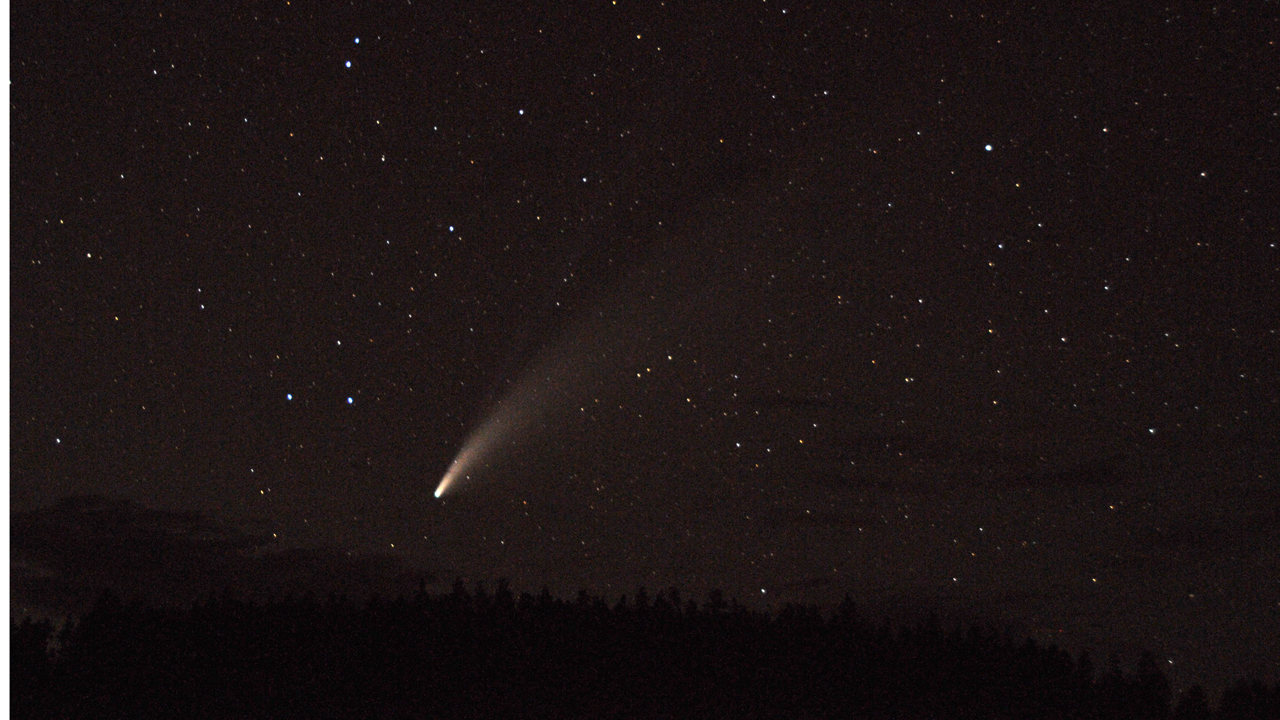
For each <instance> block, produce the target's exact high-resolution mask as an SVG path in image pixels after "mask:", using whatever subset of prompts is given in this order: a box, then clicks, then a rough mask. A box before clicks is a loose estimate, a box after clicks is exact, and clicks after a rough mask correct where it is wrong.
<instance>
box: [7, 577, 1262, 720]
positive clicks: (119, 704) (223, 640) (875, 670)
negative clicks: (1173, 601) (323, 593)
mask: <svg viewBox="0 0 1280 720" xmlns="http://www.w3.org/2000/svg"><path fill="white" fill-rule="evenodd" d="M10 636H11V643H12V645H11V659H12V670H11V688H12V690H11V692H12V700H11V703H12V705H11V710H12V716H13V717H15V718H25V717H55V718H58V717H66V718H75V717H94V718H116V717H118V718H126V717H127V718H147V717H190V718H232V717H235V718H239V717H269V718H295V717H296V718H402V717H403V718H410V717H412V718H426V717H449V718H471V717H475V718H480V717H483V718H502V717H539V718H555V717H602V718H628V717H636V718H685V717H689V718H698V717H706V718H727V717H741V718H766V717H785V718H826V717H849V718H1098V719H1101V718H1127V719H1143V718H1162V719H1163V718H1174V719H1176V720H1184V719H1185V720H1191V719H1194V718H1220V719H1221V720H1227V719H1234V718H1251V719H1252V718H1278V717H1280V685H1277V686H1275V687H1267V686H1266V685H1263V684H1261V683H1257V682H1255V683H1244V682H1242V683H1240V684H1237V685H1236V686H1234V687H1232V688H1230V689H1229V690H1227V691H1226V692H1225V693H1224V694H1223V695H1222V697H1221V700H1220V702H1219V703H1218V707H1217V708H1216V712H1215V711H1211V708H1210V706H1209V703H1208V700H1207V699H1206V697H1205V693H1204V691H1203V690H1202V689H1201V688H1200V687H1199V686H1196V687H1193V688H1191V689H1190V690H1188V691H1187V692H1185V693H1183V695H1182V697H1181V698H1179V700H1178V702H1177V703H1176V706H1175V704H1174V703H1173V702H1172V698H1171V690H1170V685H1169V681H1168V678H1167V677H1166V676H1165V675H1164V673H1163V672H1162V671H1161V669H1160V667H1159V666H1158V664H1157V663H1156V661H1155V660H1154V658H1153V657H1152V656H1151V655H1150V654H1144V655H1143V656H1142V658H1141V660H1140V661H1139V663H1138V665H1137V669H1136V671H1134V672H1128V671H1125V670H1122V669H1121V668H1120V667H1119V665H1118V663H1116V662H1115V661H1114V659H1113V662H1112V663H1111V665H1110V667H1109V668H1107V669H1105V670H1101V671H1098V670H1096V669H1095V667H1094V664H1093V661H1092V660H1091V659H1090V657H1089V656H1088V654H1087V653H1083V654H1081V655H1080V657H1079V658H1072V656H1071V655H1070V654H1068V653H1067V652H1065V651H1063V650H1061V649H1059V648H1057V647H1056V646H1052V645H1051V646H1047V647H1046V646H1043V645H1040V644H1037V643H1036V642H1035V641H1034V640H1030V639H1028V640H1025V641H1021V642H1018V641H1015V639H1014V638H1013V637H1012V636H1011V635H1010V634H1009V633H1007V632H1002V631H997V630H994V629H990V628H984V627H980V626H976V625H973V626H968V627H966V628H960V627H955V628H951V629H943V628H942V626H941V623H940V622H939V621H938V620H937V618H936V617H934V618H931V619H930V620H929V621H927V622H924V623H920V624H917V625H914V626H903V627H896V628H895V627H891V626H889V625H888V624H876V623H872V622H869V621H867V620H864V619H863V618H861V617H860V616H859V614H858V613H857V610H856V606H855V604H854V603H853V601H852V600H851V599H849V598H847V597H846V599H845V601H844V603H843V604H841V605H840V606H839V608H838V609H836V610H835V612H834V613H831V614H829V615H827V614H823V613H821V612H819V610H818V609H817V608H814V607H803V606H797V605H787V606H786V607H784V608H782V609H781V610H780V611H778V612H777V613H773V614H770V613H763V612H758V611H750V610H748V609H746V608H744V607H742V606H741V605H739V604H737V603H736V602H726V601H725V598H724V596H723V594H722V593H719V592H712V593H710V594H709V596H708V598H707V599H706V600H705V601H704V602H703V603H702V604H701V605H699V604H698V603H696V602H694V601H693V600H688V601H684V602H682V599H681V596H680V594H679V592H678V591H677V590H676V589H674V588H673V589H671V590H668V591H666V592H661V593H658V594H657V595H656V596H654V597H652V598H650V597H649V595H648V593H647V592H646V590H645V589H643V588H641V589H639V590H638V591H637V592H636V593H634V595H633V596H632V597H631V598H628V597H627V596H625V595H624V596H623V597H622V598H621V599H620V600H619V601H618V602H616V603H613V604H610V603H608V602H606V601H605V599H603V598H600V597H592V596H589V595H588V594H587V593H586V592H585V591H584V592H581V593H579V595H578V597H577V599H576V600H572V601H566V600H560V599H556V598H553V597H552V596H551V595H550V593H549V592H548V591H547V590H546V589H543V591H542V592H541V593H540V594H539V595H537V596H534V595H531V594H529V593H522V594H520V595H519V596H518V597H517V596H516V595H515V594H514V593H513V592H512V591H511V589H510V588H509V587H508V586H507V584H506V583H499V584H498V586H497V587H496V588H495V590H494V591H493V592H487V591H486V589H485V588H484V586H483V585H480V584H477V585H476V586H475V587H474V588H473V589H472V590H471V591H468V589H467V587H466V586H465V585H464V584H463V583H462V582H461V581H458V582H457V583H455V584H454V587H453V590H452V592H450V593H442V594H436V595H433V594H430V593H428V592H426V590H425V588H420V589H419V592H418V593H417V595H416V596H414V597H411V598H405V597H400V598H396V599H394V600H383V599H379V598H376V597H375V598H371V599H369V600H368V601H366V602H363V603H355V602H352V601H349V600H347V599H345V598H341V597H336V596H331V597H329V598H328V599H326V600H322V601H318V600H315V599H312V598H302V599H298V598H290V599H284V600H274V601H270V602H253V601H245V600H239V599H235V598H232V597H231V596H230V595H223V596H218V597H213V598H210V599H208V600H205V601H202V602H199V603H196V604H193V605H192V606H190V607H149V606H144V605H141V604H137V603H124V602H122V601H121V600H120V599H119V598H117V597H116V596H115V595H113V594H110V593H105V594H104V595H103V596H102V597H101V598H100V599H99V600H98V602H97V603H96V604H95V605H94V607H93V608H92V609H91V610H90V611H89V612H87V613H86V614H85V615H84V616H83V617H82V618H80V619H78V620H77V621H72V620H68V621H67V623H66V624H64V625H63V627H62V628H61V629H60V630H57V631H55V630H54V627H53V625H52V624H51V623H49V622H48V621H32V620H30V619H27V620H24V621H23V622H21V623H17V622H14V621H13V620H11V627H10Z"/></svg>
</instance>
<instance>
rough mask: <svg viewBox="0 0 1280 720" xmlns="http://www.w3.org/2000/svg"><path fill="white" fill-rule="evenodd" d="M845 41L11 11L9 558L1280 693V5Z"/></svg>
mask: <svg viewBox="0 0 1280 720" xmlns="http://www.w3.org/2000/svg"><path fill="white" fill-rule="evenodd" d="M211 7H212V6H211ZM850 7H851V8H853V9H850V10H847V11H837V10H830V9H824V8H821V7H812V6H808V5H805V4H803V3H795V4H788V3H787V2H783V1H781V0H767V1H764V2H743V3H733V4H722V3H715V4H703V3H687V4H686V3H675V2H667V3H665V4H664V3H658V2H636V1H635V0H619V2H616V3H615V2H610V1H609V0H603V1H600V2H590V3H588V2H582V3H546V4H545V5H543V6H541V7H538V6H535V5H529V6H525V7H522V8H521V9H519V10H516V9H515V7H514V6H513V5H511V4H509V3H493V4H486V3H469V2H468V3H457V4H449V3H438V4H432V3H430V2H420V1H415V2H409V1H408V0H401V1H400V2H398V3H381V4H376V3H375V4H365V3H357V4H323V5H317V4H311V3H305V2H283V1H281V2H263V3H238V4H220V5H218V6H217V9H216V10H206V9H205V8H204V6H203V5H201V4H189V3H154V2H143V3H119V4H117V5H115V6H112V5H111V4H110V3H72V2H64V1H59V2H45V3H23V4H18V5H15V6H14V8H13V10H12V12H11V37H12V41H11V42H12V51H11V61H10V62H11V65H10V73H11V79H12V85H11V90H10V91H11V107H10V121H11V162H12V166H11V170H10V177H11V197H10V206H11V227H10V237H11V256H10V258H11V259H10V263H11V264H10V275H11V288H12V290H11V303H12V311H11V313H12V314H11V318H10V323H11V325H10V332H11V397H12V408H11V416H10V423H11V431H10V433H11V434H10V442H11V468H10V469H11V476H12V477H11V486H10V499H11V503H12V506H11V507H12V511H13V512H15V513H30V512H34V511H37V509H39V508H47V507H48V506H50V505H52V504H54V503H56V502H57V501H58V500H59V499H61V498H63V497H66V496H70V495H84V494H98V495H104V496H107V497H109V498H127V499H129V500H131V501H132V502H133V503H136V504H137V506H138V507H145V508H152V509H157V510H162V511H165V512H173V511H184V512H185V511H192V512H194V513H197V514H199V515H200V516H204V517H208V518H210V519H211V522H216V523H220V524H221V526H223V527H226V528H237V529H239V530H238V531H243V532H246V533H256V534H259V535H262V536H267V535H269V536H270V537H271V543H272V545H271V547H274V548H277V549H279V550H281V551H285V550H289V551H294V552H297V551H300V550H306V549H317V548H329V549H336V551H337V552H340V553H342V554H343V555H344V556H347V555H346V554H347V553H350V555H349V556H348V557H357V558H358V557H384V556H393V557H395V558H399V561H401V562H403V563H404V564H405V565H406V566H410V567H417V568H424V569H427V570H429V571H430V572H432V573H434V576H435V577H436V578H437V579H438V585H437V587H438V588H440V589H443V588H447V587H448V584H449V583H450V582H452V580H453V578H454V577H458V576H461V577H463V578H466V579H468V580H469V581H472V580H485V581H487V582H492V581H494V580H496V579H498V578H502V577H506V578H510V579H511V581H512V584H513V585H514V586H515V587H516V588H517V589H530V590H534V591H536V590H537V589H538V588H540V587H542V586H543V585H544V584H545V585H548V586H549V587H550V588H551V589H552V591H553V592H555V593H558V594H561V595H566V596H568V595H572V594H574V593H576V592H577V590H578V589H579V588H586V589H588V590H589V591H591V592H593V593H604V594H606V595H609V596H613V597H616V596H617V595H619V594H621V593H624V592H625V593H631V592H634V590H635V588H636V587H637V586H639V585H646V586H648V587H649V588H650V589H657V588H666V587H668V586H672V585H674V586H677V587H679V588H680V589H681V591H683V592H684V593H686V594H689V595H694V596H701V594H702V593H705V592H706V591H707V590H709V589H711V588H721V589H723V590H724V591H725V592H726V593H727V594H728V595H729V596H731V597H733V596H736V597H737V598H739V600H740V601H741V602H743V603H744V604H746V605H748V606H750V607H754V608H763V607H777V606H778V605H779V604H780V603H782V602H785V601H789V600H795V601H802V602H812V603H821V604H823V605H828V606H829V605H831V604H834V603H835V602H837V601H838V600H839V599H840V598H841V597H843V596H844V595H845V594H846V593H850V594H852V595H853V597H854V598H855V600H857V601H859V602H860V603H861V604H862V605H863V607H864V608H867V611H868V612H869V613H870V614H873V615H874V614H875V613H877V612H879V613H891V614H893V613H897V614H900V615H910V614H912V613H917V612H927V611H929V610H938V611H940V612H942V613H944V614H945V615H946V616H947V617H951V618H956V619H960V620H982V621H991V622H998V623H1002V624H1006V625H1009V626H1011V627H1014V628H1016V629H1017V630H1018V631H1019V632H1021V633H1023V634H1025V635H1030V636H1032V637H1035V638H1037V639H1039V640H1042V641H1045V642H1057V643H1059V644H1062V645H1064V646H1066V647H1068V648H1071V649H1073V650H1077V651H1078V649H1079V648H1083V647H1089V648H1093V651H1094V656H1095V658H1096V661H1097V662H1098V664H1099V665H1105V663H1106V660H1105V658H1106V656H1107V654H1108V653H1109V652H1111V651H1118V652H1119V653H1121V656H1122V659H1125V660H1126V662H1127V661H1129V660H1130V659H1132V658H1131V656H1132V655H1134V654H1135V653H1136V652H1137V650H1138V649H1140V648H1148V649H1150V650H1152V651H1153V652H1155V653H1156V654H1157V657H1158V658H1159V659H1160V660H1161V662H1162V663H1164V664H1165V667H1166V669H1167V670H1168V672H1169V673H1170V675H1171V676H1172V677H1173V679H1174V681H1175V684H1183V683H1185V682H1188V681H1196V680H1198V681H1202V682H1206V683H1207V684H1209V685H1210V686H1211V687H1212V686H1213V685H1214V684H1220V683H1223V682H1226V681H1227V680H1228V679H1235V678H1236V677H1239V676H1242V675H1244V674H1246V673H1253V674H1254V675H1255V676H1257V677H1260V678H1263V679H1266V680H1268V681H1270V682H1275V681H1276V680H1277V679H1280V657H1278V653H1277V652H1276V650H1275V648H1276V647H1278V646H1280V552H1277V551H1276V548H1277V547H1280V491H1278V490H1277V486H1276V483H1277V481H1280V373H1278V372H1277V367H1278V363H1277V357H1278V356H1280V310H1278V308H1280V301H1278V300H1277V298H1278V297H1280V246H1278V245H1280V193H1278V192H1277V188H1278V187H1280V180H1278V179H1277V178H1278V177H1280V175H1278V173H1277V170H1278V168H1280V148H1278V147H1277V143H1278V141H1280V87H1278V86H1280V82H1277V80H1276V78H1277V75H1276V73H1275V68H1276V66H1277V64H1276V56H1277V45H1276V43H1277V40H1276V38H1277V37H1280V23H1277V21H1276V17H1277V13H1276V8H1275V7H1274V6H1273V5H1269V4H1267V3H1260V4H1242V5H1239V6H1236V5H1233V4H1226V5H1223V6H1220V7H1217V8H1214V7H1210V6H1207V5H1206V4H1203V3H1187V4H1183V5H1175V6H1172V7H1167V8H1160V7H1156V6H1154V5H1153V6H1151V8H1150V9H1143V10H1142V11H1141V12H1140V14H1125V13H1124V12H1122V11H1120V10H1117V9H1116V8H1115V6H1114V4H1106V5H1103V6H1099V9H1096V10H1089V11H1077V10H1073V11H1055V10H1052V9H1048V10H1046V9H1039V8H1030V7H1018V8H1017V9H1015V10H1014V11H1012V12H1011V11H1010V10H1009V9H1008V7H1004V8H1001V9H997V8H996V7H995V6H994V5H993V6H990V7H981V6H979V5H974V4H963V7H959V6H957V7H956V8H955V9H954V10H953V11H952V12H945V11H939V10H937V9H924V8H922V7H918V8H912V7H909V6H908V7H903V6H901V5H899V4H889V5H888V6H885V5H868V6H854V5H850ZM1010 7H1011V6H1010ZM1246 7H1247V8H1249V9H1247V10H1245V9H1242V8H1246ZM459 453H463V455H462V460H461V462H460V465H462V466H464V467H463V470H465V472H460V473H459V476H458V478H457V479H455V480H454V481H453V483H452V484H451V485H450V486H449V488H448V492H445V493H444V495H443V497H442V498H441V499H437V498H435V497H434V495H433V493H434V491H435V490H436V488H437V485H438V484H439V483H440V480H441V477H442V476H443V475H444V474H445V472H446V471H447V470H448V469H449V468H450V465H451V463H453V462H454V460H455V457H459ZM18 540H19V539H15V542H17V541H18ZM45 570H46V571H48V568H46V569H45Z"/></svg>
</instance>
